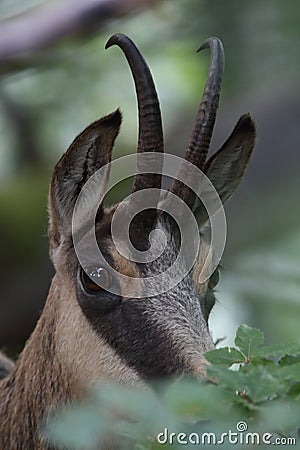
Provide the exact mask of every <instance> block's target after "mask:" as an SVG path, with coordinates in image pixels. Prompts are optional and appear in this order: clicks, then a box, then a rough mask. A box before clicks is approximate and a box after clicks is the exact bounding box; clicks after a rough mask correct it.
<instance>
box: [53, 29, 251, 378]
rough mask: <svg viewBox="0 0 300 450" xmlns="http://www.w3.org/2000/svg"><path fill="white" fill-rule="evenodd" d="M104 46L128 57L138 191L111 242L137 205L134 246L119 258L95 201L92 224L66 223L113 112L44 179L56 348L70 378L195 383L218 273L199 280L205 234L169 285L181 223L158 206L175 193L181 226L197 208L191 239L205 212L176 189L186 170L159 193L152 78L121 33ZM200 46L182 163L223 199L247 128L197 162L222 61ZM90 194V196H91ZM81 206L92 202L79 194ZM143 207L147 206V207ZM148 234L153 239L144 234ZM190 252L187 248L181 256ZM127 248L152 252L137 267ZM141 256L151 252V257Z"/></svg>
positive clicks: (114, 119) (116, 124)
mask: <svg viewBox="0 0 300 450" xmlns="http://www.w3.org/2000/svg"><path fill="white" fill-rule="evenodd" d="M112 45H118V46H119V47H120V48H121V49H122V51H123V52H124V54H125V56H126V58H127V60H128V63H129V65H130V68H131V71H132V75H133V78H134V82H135V88H136V93H137V99H138V109H139V139H138V148H137V154H138V158H137V165H138V171H137V174H136V176H135V178H134V182H133V188H132V193H133V194H141V195H137V196H135V197H134V198H135V199H136V200H134V199H133V197H132V199H130V198H129V199H127V200H126V199H125V201H124V202H122V204H123V210H122V211H123V215H119V219H118V224H117V229H118V226H119V231H120V235H122V226H123V225H122V223H120V220H121V219H122V217H123V218H124V223H125V222H126V214H127V212H128V211H133V210H134V208H135V207H139V209H138V211H139V212H138V214H136V215H133V216H132V217H133V220H132V221H131V224H130V227H129V234H128V235H129V237H130V241H131V245H132V247H131V250H130V251H129V253H128V252H127V253H126V251H125V253H126V255H127V256H126V255H125V256H124V253H122V252H121V251H119V249H118V248H117V246H116V241H115V240H114V239H113V235H112V223H113V220H114V214H116V211H117V209H118V207H119V205H115V206H113V207H111V208H104V207H103V204H102V203H101V202H100V203H98V204H97V208H96V213H95V214H94V215H92V216H91V217H92V218H94V220H90V216H89V211H88V209H89V207H87V211H88V212H87V213H86V220H84V218H85V215H83V216H82V215H81V221H80V226H77V228H76V227H75V228H74V224H73V228H72V219H73V213H74V208H75V206H76V202H77V200H78V198H79V196H80V193H81V191H82V188H83V187H84V185H85V184H86V182H87V181H88V180H89V179H90V177H92V176H93V175H94V174H95V173H96V172H97V171H98V170H99V169H101V168H103V167H108V166H107V165H108V164H109V163H110V161H111V154H112V148H113V144H114V141H115V139H116V137H117V135H118V132H119V128H120V125H121V114H120V112H119V110H117V111H115V112H113V113H112V114H109V115H107V116H105V117H103V118H101V119H100V120H97V121H96V122H94V123H92V124H91V125H90V126H88V127H87V128H86V129H85V130H84V131H83V132H82V133H81V134H80V135H79V136H77V137H76V138H75V140H74V141H73V143H72V144H71V146H70V147H69V149H68V151H67V152H66V153H65V154H64V155H63V157H62V158H61V159H60V161H59V162H58V164H57V165H56V167H55V170H54V173H53V176H52V181H51V186H50V199H49V212H50V226H49V236H50V254H51V258H52V260H53V263H54V266H55V268H56V276H55V278H54V282H53V288H52V294H51V295H52V297H53V296H55V297H56V298H58V299H59V301H58V302H57V305H56V308H57V310H56V317H57V319H56V320H57V325H56V334H57V336H56V339H57V344H56V345H57V348H58V353H59V355H60V357H61V360H62V361H64V363H65V364H66V365H67V366H68V367H69V369H70V372H73V373H78V374H79V375H78V376H79V377H82V380H86V381H89V380H90V381H93V380H96V379H99V378H104V379H110V380H112V379H113V380H115V381H121V382H129V383H130V382H134V383H135V382H143V381H145V380H149V379H151V378H157V377H164V376H176V375H181V374H183V373H194V374H197V375H200V376H203V375H204V373H205V371H204V366H205V358H204V356H203V354H204V353H205V352H206V351H208V350H209V349H211V348H212V347H213V342H212V340H211V337H210V334H209V330H208V325H207V321H208V316H209V313H210V311H211V309H212V307H213V305H214V302H215V298H214V293H213V288H214V284H215V283H216V271H214V274H213V275H212V276H211V277H210V278H209V279H206V280H205V279H203V280H202V282H200V283H199V274H200V273H201V270H202V268H203V266H204V264H205V263H206V264H208V265H209V262H208V263H207V260H211V259H212V254H211V250H210V248H209V245H208V243H207V241H206V240H205V239H204V238H203V239H201V240H200V244H199V246H198V247H197V249H196V252H197V258H196V260H195V261H194V264H193V267H192V269H191V270H190V271H188V273H186V274H185V275H184V276H183V277H181V278H180V277H179V282H177V283H172V276H173V275H174V272H172V271H171V272H170V271H168V269H169V268H170V267H171V266H172V265H173V264H174V262H175V261H177V257H178V254H179V252H180V246H181V244H182V242H183V241H182V237H181V236H180V229H179V228H180V227H179V226H178V224H177V223H176V220H175V219H174V217H172V215H171V214H168V213H167V212H166V210H165V205H167V204H168V203H169V204H172V199H173V198H174V197H176V198H177V199H179V200H180V205H181V206H180V207H182V212H181V215H180V217H181V218H183V222H184V217H185V212H186V211H187V210H188V211H190V212H193V211H195V210H197V217H198V224H199V229H200V235H201V230H203V229H204V227H205V225H206V223H207V221H208V217H207V214H206V212H205V211H206V210H205V208H204V205H203V204H202V203H201V202H199V199H197V198H196V194H195V191H194V190H193V189H191V188H190V187H189V186H190V185H189V186H187V185H185V184H184V183H183V180H185V179H186V180H187V181H188V179H189V177H191V174H190V172H189V169H188V167H189V166H187V167H184V166H181V168H180V170H179V173H178V175H179V176H178V178H177V179H174V181H173V184H172V186H171V188H170V190H169V194H168V195H167V198H165V197H164V198H160V195H159V192H160V190H161V172H160V169H161V164H162V158H161V155H162V154H163V148H164V144H163V131H162V123H161V114H160V107H159V101H158V97H157V94H156V90H155V86H154V83H153V80H152V76H151V73H150V70H149V68H148V66H147V63H146V62H145V60H144V59H143V57H142V55H141V54H140V52H139V50H138V49H137V48H136V46H135V45H134V43H133V42H132V41H131V40H130V39H129V38H128V37H126V36H124V35H122V34H117V35H114V36H112V37H111V38H110V39H109V41H108V43H107V45H106V48H108V47H111V46H112ZM208 47H209V48H210V50H211V62H210V68H209V74H208V79H207V82H206V86H205V89H204V93H203V97H202V101H201V104H200V108H199V111H198V113H197V118H196V122H195V126H194V129H193V131H192V135H191V139H190V141H189V144H188V146H187V148H186V151H185V156H184V158H185V160H186V162H187V163H189V164H193V165H194V166H196V168H197V169H200V170H201V171H202V172H204V174H205V175H206V177H207V178H208V179H209V180H210V181H211V183H212V184H213V185H214V186H215V189H216V191H217V192H218V194H219V197H220V199H221V202H222V203H224V202H225V201H226V200H227V199H228V198H229V197H230V196H231V195H232V193H233V192H234V191H235V189H236V188H237V186H238V185H239V183H240V180H241V178H242V176H243V173H244V170H245V168H246V166H247V164H248V161H249V157H250V155H251V152H252V150H253V148H254V143H255V126H254V124H253V122H252V120H251V118H250V116H249V115H244V116H242V117H241V118H240V119H239V121H238V123H237V125H236V127H235V129H234V131H233V132H232V134H231V136H230V137H229V138H228V140H227V141H226V142H225V144H224V145H223V146H222V148H221V149H220V150H219V151H218V152H216V153H215V154H214V155H213V156H212V157H211V158H210V159H209V160H208V161H207V153H208V149H209V145H210V140H211V136H212V131H213V127H214V123H215V117H216V112H217V108H218V102H219V95H220V87H221V78H222V73H223V64H224V55H223V48H222V44H221V42H220V41H219V40H218V39H217V38H210V39H208V40H207V41H206V42H205V43H204V44H203V45H202V46H201V47H200V50H201V49H204V48H208ZM148 152H150V153H149V154H150V156H149V159H148V160H147V159H144V160H143V159H142V156H143V155H144V154H146V153H148ZM147 161H152V162H153V166H154V167H157V173H155V171H154V170H153V169H150V165H151V164H150V163H149V167H148V166H147ZM193 177H194V175H193ZM193 177H191V178H193ZM102 178H103V179H100V183H102V182H103V183H104V184H105V183H107V180H108V171H106V172H103V177H102ZM194 178H195V177H194ZM194 181H195V180H194ZM198 181H199V180H196V184H197V182H198ZM187 184H188V183H187ZM149 188H151V189H152V195H151V199H152V200H151V201H152V203H151V207H149V206H148V207H146V208H145V209H143V208H141V207H140V206H141V205H142V206H143V192H145V193H146V192H147V190H148V189H149ZM88 192H90V194H91V196H92V197H93V195H94V194H93V192H92V191H91V190H90V191H88ZM145 198H146V197H145ZM93 201H94V200H93ZM85 202H86V204H87V205H89V204H90V203H89V199H88V198H87V196H86V197H85ZM91 203H93V202H91ZM124 205H125V206H124ZM145 205H148V203H147V201H146V200H145ZM133 206H134V207H133ZM186 208H187V209H186ZM94 209H95V204H94ZM175 209H176V208H175ZM216 209H218V208H217V207H215V210H216ZM91 230H93V233H94V235H95V237H96V241H97V245H98V246H99V249H100V251H101V254H102V255H103V256H104V258H103V259H102V260H101V261H100V260H97V258H96V257H95V256H94V253H93V250H92V249H89V245H90V242H91V241H90V240H89V239H87V236H89V235H90V233H91ZM153 230H155V231H156V233H154V234H153ZM74 235H76V236H77V237H76V239H75V240H76V242H77V243H78V242H79V244H80V243H81V244H82V245H81V248H82V249H83V250H84V251H85V252H86V254H87V255H90V260H88V259H89V256H87V260H86V261H85V265H84V267H82V264H81V261H79V260H80V258H78V254H77V252H76V249H75V246H74V242H75V240H74ZM120 240H121V247H122V248H123V249H124V248H125V250H126V247H127V245H129V241H128V242H124V241H122V239H121V238H120ZM192 247H193V242H192V243H191V244H190V247H188V251H187V252H186V255H187V254H188V253H189V250H190V249H192ZM132 249H133V250H132ZM161 249H163V251H161ZM134 251H136V252H137V254H138V255H140V254H143V252H146V253H147V252H148V253H147V254H148V255H149V253H150V257H149V258H148V259H147V260H146V259H145V260H144V261H140V260H138V259H134V258H130V257H129V256H128V255H130V252H134ZM151 254H152V255H153V254H156V255H157V254H158V256H157V257H156V258H151ZM186 255H185V256H186ZM180 264H181V265H178V261H177V266H176V267H177V272H182V273H185V269H186V267H185V257H183V258H182V259H181V260H180ZM116 273H119V274H120V276H124V277H125V279H126V281H125V282H123V281H120V279H119V278H118V277H116V276H115V274H116ZM161 274H165V281H166V284H167V285H168V286H169V288H168V289H166V288H165V287H164V289H160V286H159V283H156V282H155V280H156V277H157V276H159V275H161ZM168 277H169V278H168ZM146 279H147V280H148V279H151V280H152V286H153V290H152V291H151V283H150V285H149V284H148V285H147V286H146V284H143V281H144V280H146ZM158 279H159V280H160V279H161V278H158ZM130 280H132V283H131V281H130ZM136 280H140V281H141V283H140V284H138V286H139V289H136V288H135V290H133V289H132V285H134V284H135V283H136ZM149 286H150V287H149ZM49 301H51V298H50V299H49Z"/></svg>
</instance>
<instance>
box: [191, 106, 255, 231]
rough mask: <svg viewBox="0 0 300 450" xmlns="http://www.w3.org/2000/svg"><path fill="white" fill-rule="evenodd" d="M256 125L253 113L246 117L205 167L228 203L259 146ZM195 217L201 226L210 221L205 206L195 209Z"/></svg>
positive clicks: (220, 194)
mask: <svg viewBox="0 0 300 450" xmlns="http://www.w3.org/2000/svg"><path fill="white" fill-rule="evenodd" d="M255 138H256V132H255V124H254V122H253V120H252V119H251V117H250V115H249V114H245V115H243V116H242V117H241V118H240V119H239V121H238V123H237V124H236V126H235V128H234V130H233V132H232V133H231V135H230V136H229V138H228V139H227V141H226V142H225V144H224V145H223V146H222V147H221V148H220V150H218V151H217V152H216V153H215V154H214V155H213V156H212V157H211V158H210V159H209V160H208V161H207V163H206V164H205V167H204V172H205V174H206V176H207V177H208V178H209V179H210V181H211V182H212V184H213V185H214V187H215V189H216V191H217V192H218V194H219V197H220V199H221V201H222V203H223V204H224V203H225V202H226V201H227V200H228V199H229V198H230V197H231V196H232V194H233V193H234V191H235V190H236V189H237V187H238V186H239V184H240V182H241V180H242V178H243V175H244V172H245V169H246V167H247V165H248V162H249V159H250V156H251V154H252V151H253V149H254V146H255ZM195 216H196V218H197V221H198V223H199V224H200V225H202V224H204V223H205V222H206V220H207V213H206V210H205V208H204V206H203V205H202V204H200V205H199V204H198V205H196V207H195Z"/></svg>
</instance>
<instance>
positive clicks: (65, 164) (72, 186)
mask: <svg viewBox="0 0 300 450" xmlns="http://www.w3.org/2000/svg"><path fill="white" fill-rule="evenodd" d="M120 125H121V113H120V111H119V110H117V111H115V112H113V113H112V114H109V115H108V116H105V117H103V118H102V119H99V120H97V121H96V122H94V123H92V124H91V125H89V126H88V127H87V128H86V129H85V130H84V131H83V132H82V133H81V134H79V135H78V136H77V137H76V138H75V139H74V141H73V142H72V144H71V145H70V147H69V148H68V150H67V152H66V153H65V154H64V155H63V156H62V158H61V159H60V160H59V162H58V163H57V165H56V167H55V169H54V172H53V175H52V178H51V184H50V195H49V215H50V227H49V235H50V238H51V240H52V245H53V244H54V245H58V244H59V243H60V242H61V240H62V238H63V237H64V238H66V237H70V236H71V228H72V214H73V209H74V206H75V203H76V200H77V197H78V195H79V193H80V191H81V189H82V187H83V186H84V184H85V183H86V181H87V180H88V179H89V178H90V177H91V176H92V175H93V174H94V173H95V172H96V171H97V170H98V169H100V168H101V167H102V166H104V165H105V164H107V163H109V162H110V160H111V153H112V148H113V144H114V141H115V139H116V137H117V135H118V132H119V129H120ZM99 207H100V212H101V209H102V206H101V205H99Z"/></svg>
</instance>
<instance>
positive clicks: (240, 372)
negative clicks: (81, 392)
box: [45, 325, 300, 450]
mask: <svg viewBox="0 0 300 450" xmlns="http://www.w3.org/2000/svg"><path fill="white" fill-rule="evenodd" d="M263 342H264V334H263V332H262V331H260V330H258V329H256V328H251V327H248V326H247V325H241V326H240V327H239V329H238V331H237V334H236V338H235V345H236V347H233V348H232V347H224V348H220V349H217V350H212V351H210V352H208V353H207V354H206V358H207V359H208V361H209V362H210V363H211V364H210V365H209V366H208V367H207V375H208V382H206V383H199V382H198V381H196V380H191V379H181V380H180V381H173V383H170V382H168V383H167V384H166V383H161V384H158V385H156V386H155V388H154V390H152V389H149V388H147V389H137V388H135V389H132V388H130V387H124V386H118V385H103V386H99V387H97V388H95V389H94V390H93V391H92V392H91V393H90V398H89V399H87V400H86V401H85V402H84V403H82V404H78V405H76V406H71V407H69V408H67V410H64V411H62V412H60V413H58V414H56V415H55V418H53V419H52V422H50V425H48V426H47V428H46V430H45V434H46V436H47V437H48V438H49V439H50V440H51V442H53V443H55V444H56V445H57V444H59V445H63V446H66V448H72V449H73V450H96V449H98V448H99V445H102V446H103V445H104V447H103V448H105V443H106V442H109V441H112V442H117V443H118V445H119V446H118V447H117V448H119V449H120V450H121V449H122V450H124V449H126V450H129V449H130V450H132V449H135V450H146V449H148V450H149V449H151V450H158V449H159V448H161V446H162V445H163V448H167V449H178V450H179V449H180V448H182V445H186V448H194V445H193V444H192V442H194V443H195V435H194V434H195V433H196V434H197V435H198V436H200V438H199V439H200V445H201V442H202V444H203V443H204V444H205V443H207V440H206V441H205V440H204V442H203V441H201V439H207V438H208V436H206V437H204V436H205V434H206V433H213V434H214V436H216V441H218V440H221V439H222V433H226V432H227V433H228V430H231V431H232V433H233V434H232V436H231V439H232V440H230V439H229V437H228V435H227V436H224V435H223V440H224V443H223V444H222V448H223V447H224V448H226V449H227V448H234V444H245V443H246V442H247V441H246V439H252V438H253V437H252V435H250V433H253V434H255V436H254V438H253V439H259V441H257V440H254V441H251V440H250V441H249V442H248V443H250V444H251V443H252V444H255V443H260V445H259V447H260V448H267V447H268V445H270V444H272V443H275V439H281V442H282V443H286V442H288V441H287V440H288V439H293V441H290V442H293V443H294V445H293V447H296V448H299V443H298V446H296V444H295V443H296V440H297V429H298V427H299V417H300V402H299V400H300V345H299V344H290V345H289V344H276V345H270V346H263ZM234 364H235V365H238V369H235V370H232V368H231V367H232V366H233V365H234ZM166 430H168V431H166ZM171 433H176V435H174V436H175V437H174V436H173V438H172V437H171ZM179 433H184V434H185V437H183V436H182V435H181V437H180V440H181V441H182V440H185V441H186V443H185V444H183V443H182V442H181V443H180V440H179V442H178V440H177V436H179ZM192 433H193V434H192ZM234 433H235V434H234ZM266 433H269V434H268V436H267V438H266V439H267V440H269V444H267V443H266V442H264V441H263V440H262V436H266ZM157 436H160V437H159V439H160V440H158V438H157ZM189 436H194V437H193V441H192V442H189V438H188V437H189ZM247 436H248V438H247ZM257 436H259V437H257ZM212 439H213V438H212ZM234 439H236V441H234ZM212 442H213V441H212ZM214 443H216V442H214ZM198 445H199V444H198ZM273 445H274V444H273Z"/></svg>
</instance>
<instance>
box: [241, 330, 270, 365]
mask: <svg viewBox="0 0 300 450" xmlns="http://www.w3.org/2000/svg"><path fill="white" fill-rule="evenodd" d="M263 342H264V334H263V332H262V331H260V330H258V329H257V328H251V327H249V326H248V325H241V326H240V327H239V328H238V330H237V333H236V338H235V345H236V346H237V347H238V348H239V349H240V350H241V351H242V352H243V353H244V355H246V356H247V359H248V361H250V360H251V358H252V357H253V356H255V353H256V352H257V349H258V347H259V346H261V345H262V344H263Z"/></svg>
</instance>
